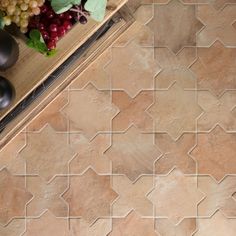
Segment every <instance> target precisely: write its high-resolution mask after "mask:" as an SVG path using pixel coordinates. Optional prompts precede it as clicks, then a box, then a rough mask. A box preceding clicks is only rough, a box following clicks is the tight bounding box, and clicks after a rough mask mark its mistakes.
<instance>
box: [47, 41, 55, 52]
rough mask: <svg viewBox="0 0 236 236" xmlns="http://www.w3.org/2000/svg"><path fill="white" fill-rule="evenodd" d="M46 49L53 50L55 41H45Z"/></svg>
mask: <svg viewBox="0 0 236 236" xmlns="http://www.w3.org/2000/svg"><path fill="white" fill-rule="evenodd" d="M47 47H48V50H53V49H55V48H56V42H55V41H54V40H50V41H48V43H47Z"/></svg>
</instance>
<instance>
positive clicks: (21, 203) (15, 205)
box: [0, 169, 33, 225]
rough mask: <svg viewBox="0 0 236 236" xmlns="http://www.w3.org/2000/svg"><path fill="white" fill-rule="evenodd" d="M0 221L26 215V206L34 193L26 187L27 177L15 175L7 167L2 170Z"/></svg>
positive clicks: (0, 181) (3, 221) (0, 178)
mask: <svg viewBox="0 0 236 236" xmlns="http://www.w3.org/2000/svg"><path fill="white" fill-rule="evenodd" d="M0 189H1V191H0V223H1V224H3V225H5V224H7V223H8V222H10V221H11V220H12V219H13V218H18V217H25V206H26V204H27V203H28V202H29V201H30V200H31V199H32V197H33V195H32V194H31V193H30V192H28V191H27V190H26V188H25V177H23V176H14V175H12V174H11V173H10V172H9V171H8V170H7V169H2V170H1V171H0Z"/></svg>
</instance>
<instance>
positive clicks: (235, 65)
mask: <svg viewBox="0 0 236 236" xmlns="http://www.w3.org/2000/svg"><path fill="white" fill-rule="evenodd" d="M235 10H236V9H235ZM235 19H236V15H235ZM191 69H192V71H193V72H194V73H195V74H196V77H197V83H198V89H204V90H209V91H211V92H212V93H213V94H215V95H217V96H219V95H221V94H222V93H223V92H224V91H225V90H227V89H236V79H235V74H236V48H226V47H224V45H223V44H222V43H221V42H219V41H216V42H215V43H214V44H213V45H211V47H210V48H198V60H197V61H196V62H195V63H194V64H193V65H192V67H191Z"/></svg>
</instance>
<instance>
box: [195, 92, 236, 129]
mask: <svg viewBox="0 0 236 236" xmlns="http://www.w3.org/2000/svg"><path fill="white" fill-rule="evenodd" d="M198 104H199V105H200V106H201V107H202V108H203V110H204V114H203V115H202V116H201V117H200V118H199V119H198V130H200V131H210V130H211V129H212V128H214V127H215V126H216V124H219V125H220V126H221V127H223V128H224V129H225V130H227V131H234V130H236V114H235V113H234V111H233V108H234V107H235V104H236V91H229V92H226V93H224V94H223V95H222V96H221V97H220V98H217V97H215V96H214V95H212V94H211V93H209V92H207V91H199V92H198Z"/></svg>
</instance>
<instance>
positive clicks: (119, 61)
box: [105, 41, 161, 97]
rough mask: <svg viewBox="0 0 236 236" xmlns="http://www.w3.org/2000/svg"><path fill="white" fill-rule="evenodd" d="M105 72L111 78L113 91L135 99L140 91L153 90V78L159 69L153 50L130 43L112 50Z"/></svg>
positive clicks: (133, 42)
mask: <svg viewBox="0 0 236 236" xmlns="http://www.w3.org/2000/svg"><path fill="white" fill-rule="evenodd" d="M119 68H122V70H120V69H119ZM105 70H106V71H107V73H108V74H109V75H110V76H111V81H112V89H113V90H124V91H126V93H128V94H129V95H130V97H135V96H136V95H137V94H138V93H139V92H140V91H141V90H152V89H153V88H154V77H155V76H156V74H157V73H159V72H160V70H161V69H160V67H159V65H158V64H157V62H156V61H155V60H154V50H153V48H150V47H141V46H140V45H138V44H137V43H136V42H135V41H132V42H130V43H128V44H127V45H126V46H125V47H113V48H112V60H111V61H110V63H109V64H108V65H107V66H106V67H105Z"/></svg>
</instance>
